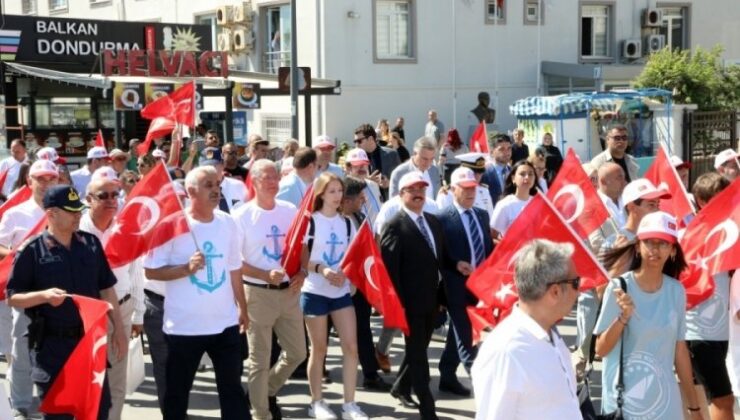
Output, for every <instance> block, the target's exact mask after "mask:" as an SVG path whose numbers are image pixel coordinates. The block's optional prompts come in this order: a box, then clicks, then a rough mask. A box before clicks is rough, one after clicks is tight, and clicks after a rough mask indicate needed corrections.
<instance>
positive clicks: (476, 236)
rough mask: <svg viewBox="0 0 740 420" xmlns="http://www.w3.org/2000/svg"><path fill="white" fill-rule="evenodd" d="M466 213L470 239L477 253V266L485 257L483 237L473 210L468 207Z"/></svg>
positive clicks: (474, 251)
mask: <svg viewBox="0 0 740 420" xmlns="http://www.w3.org/2000/svg"><path fill="white" fill-rule="evenodd" d="M465 215H466V216H467V219H468V229H469V230H470V240H471V242H472V243H473V253H474V254H475V255H474V256H475V266H476V267H477V266H479V265H480V264H481V263H482V262H483V258H484V257H485V254H484V251H483V238H481V235H480V231H479V230H478V225H477V224H476V223H475V220H474V219H473V218H474V217H475V215H474V214H473V211H472V210H470V209H468V210H465Z"/></svg>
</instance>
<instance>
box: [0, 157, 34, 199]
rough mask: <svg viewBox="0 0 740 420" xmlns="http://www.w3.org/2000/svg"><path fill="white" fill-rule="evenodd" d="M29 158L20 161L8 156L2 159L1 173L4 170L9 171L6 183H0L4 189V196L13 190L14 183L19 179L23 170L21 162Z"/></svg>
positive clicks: (0, 162)
mask: <svg viewBox="0 0 740 420" xmlns="http://www.w3.org/2000/svg"><path fill="white" fill-rule="evenodd" d="M26 160H27V158H26V159H24V160H22V161H20V162H18V161H17V160H15V158H13V156H8V157H7V158H5V159H3V160H2V161H0V174H1V173H3V172H4V171H6V170H7V171H8V176H7V178H5V183H4V184H3V185H0V189H1V190H2V193H3V195H4V196H6V197H7V196H8V195H9V194H10V193H11V191H13V184H15V181H17V180H18V175H19V174H20V172H21V164H22V163H23V162H25V161H26Z"/></svg>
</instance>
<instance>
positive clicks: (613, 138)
mask: <svg viewBox="0 0 740 420" xmlns="http://www.w3.org/2000/svg"><path fill="white" fill-rule="evenodd" d="M611 139H612V140H614V141H627V136H612V137H611Z"/></svg>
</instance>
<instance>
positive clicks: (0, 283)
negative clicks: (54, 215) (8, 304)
mask: <svg viewBox="0 0 740 420" xmlns="http://www.w3.org/2000/svg"><path fill="white" fill-rule="evenodd" d="M44 229H46V215H43V216H42V217H41V220H39V221H38V222H37V223H36V226H34V227H33V228H31V230H29V231H28V233H27V234H26V237H25V238H23V242H26V241H27V240H28V239H29V238H32V237H34V236H36V235H38V234H39V233H41V232H43V231H44ZM17 251H18V250H17V249H12V250H11V251H10V252H9V253H8V255H6V256H5V258H3V259H2V260H0V300H3V299H5V288H6V287H7V286H8V280H9V279H10V270H11V269H12V268H13V261H15V254H16V253H17Z"/></svg>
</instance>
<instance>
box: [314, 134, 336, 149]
mask: <svg viewBox="0 0 740 420" xmlns="http://www.w3.org/2000/svg"><path fill="white" fill-rule="evenodd" d="M313 147H314V148H316V149H324V148H327V147H331V148H332V149H333V148H335V147H336V146H335V145H334V140H332V139H331V137H329V136H327V135H326V134H322V135H320V136H318V137H316V139H314V146H313Z"/></svg>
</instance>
